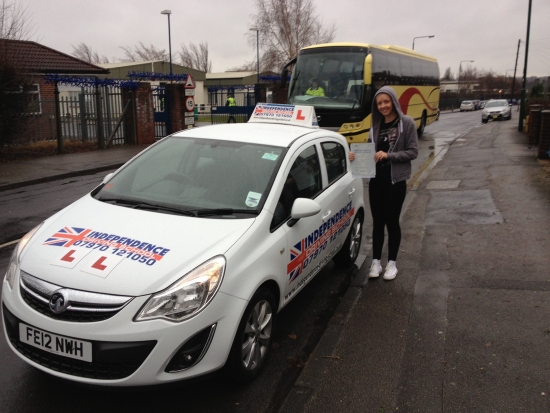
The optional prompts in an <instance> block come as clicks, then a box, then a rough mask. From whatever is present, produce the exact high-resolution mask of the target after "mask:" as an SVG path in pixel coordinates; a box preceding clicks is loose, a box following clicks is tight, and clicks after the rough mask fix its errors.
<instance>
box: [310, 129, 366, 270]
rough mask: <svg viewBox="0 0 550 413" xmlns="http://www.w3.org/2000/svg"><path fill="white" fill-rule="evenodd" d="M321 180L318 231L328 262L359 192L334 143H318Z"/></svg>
mask: <svg viewBox="0 0 550 413" xmlns="http://www.w3.org/2000/svg"><path fill="white" fill-rule="evenodd" d="M318 145H319V147H320V150H319V152H320V154H321V164H322V165H323V166H324V168H321V169H322V171H323V172H325V173H326V174H325V175H324V176H323V186H324V188H323V194H324V200H323V207H324V208H323V209H322V210H321V211H322V214H321V220H322V227H321V231H322V232H323V235H324V237H325V239H326V241H327V244H326V247H325V256H326V260H327V261H328V260H329V259H331V258H332V257H333V256H334V255H335V254H336V253H337V252H338V250H340V247H341V246H342V243H343V242H344V240H345V239H346V236H347V234H348V231H349V226H350V224H351V222H352V220H353V216H354V215H355V210H356V208H357V204H358V202H357V201H358V200H357V196H361V195H360V193H361V192H362V191H361V189H362V188H359V185H362V182H361V180H360V179H353V178H352V177H351V173H349V171H348V162H347V152H346V150H345V148H344V146H343V144H342V143H341V142H338V141H337V140H335V139H331V138H326V139H321V140H320V141H319V143H318Z"/></svg>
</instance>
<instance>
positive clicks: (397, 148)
mask: <svg viewBox="0 0 550 413" xmlns="http://www.w3.org/2000/svg"><path fill="white" fill-rule="evenodd" d="M380 93H385V94H387V95H389V96H390V98H391V100H392V103H393V107H394V109H395V111H396V112H397V116H398V117H399V123H398V129H397V130H398V136H397V140H396V141H395V145H394V147H393V149H392V150H391V151H390V152H389V153H388V159H389V160H390V162H391V180H392V183H394V184H395V183H396V182H400V181H405V180H407V179H410V177H411V161H412V160H413V159H416V157H417V156H418V135H417V134H416V125H415V124H414V120H413V118H411V117H410V116H407V115H405V114H404V113H403V111H402V110H401V105H400V104H399V100H397V94H396V93H395V91H394V90H393V89H392V88H391V87H389V86H382V87H381V88H380V90H379V91H378V92H376V95H375V96H374V100H373V101H372V127H371V129H370V134H369V141H370V142H374V144H375V146H376V145H377V142H378V132H379V131H380V125H381V124H382V123H384V116H383V115H382V114H381V113H380V111H379V110H378V106H377V105H376V96H378V95H379V94H380ZM376 151H377V152H378V148H376Z"/></svg>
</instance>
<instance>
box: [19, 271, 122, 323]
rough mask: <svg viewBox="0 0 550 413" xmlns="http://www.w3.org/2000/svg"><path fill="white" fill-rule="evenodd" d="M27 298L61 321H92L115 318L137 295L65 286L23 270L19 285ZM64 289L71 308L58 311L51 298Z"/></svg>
mask: <svg viewBox="0 0 550 413" xmlns="http://www.w3.org/2000/svg"><path fill="white" fill-rule="evenodd" d="M19 287H20V291H21V296H22V297H23V300H24V301H25V302H26V303H27V304H28V305H29V306H30V307H31V308H33V309H34V310H35V311H38V312H39V313H41V314H44V315H45V316H47V317H50V318H53V319H55V320H60V321H70V322H74V323H91V322H97V321H103V320H106V319H108V318H111V317H112V316H114V315H115V314H117V313H118V312H119V311H120V310H121V309H122V308H124V307H125V306H126V305H127V304H128V303H129V302H130V301H131V300H132V298H133V297H127V296H120V295H110V294H99V293H91V292H87V291H80V290H73V289H69V288H63V287H61V286H59V285H56V284H52V283H49V282H46V281H44V280H41V279H39V278H36V277H33V276H31V275H30V274H27V273H25V272H23V271H21V282H20V284H19ZM59 291H62V292H63V295H64V296H65V297H66V299H67V300H68V302H69V304H68V306H67V308H66V309H65V310H64V311H63V312H60V313H58V314H56V313H54V312H53V311H52V310H51V309H50V304H49V303H50V299H51V297H52V295H53V294H55V293H56V292H59Z"/></svg>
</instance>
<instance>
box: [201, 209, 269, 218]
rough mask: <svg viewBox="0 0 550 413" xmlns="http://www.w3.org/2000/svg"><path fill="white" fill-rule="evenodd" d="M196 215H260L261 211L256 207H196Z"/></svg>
mask: <svg viewBox="0 0 550 413" xmlns="http://www.w3.org/2000/svg"><path fill="white" fill-rule="evenodd" d="M193 212H194V213H195V216H196V217H208V216H224V215H235V214H249V215H258V214H259V213H260V212H259V211H257V210H255V209H232V208H214V209H195V210H193Z"/></svg>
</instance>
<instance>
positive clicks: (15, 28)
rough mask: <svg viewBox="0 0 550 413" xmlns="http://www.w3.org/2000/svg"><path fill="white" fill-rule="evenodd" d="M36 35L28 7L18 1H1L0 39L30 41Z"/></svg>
mask: <svg viewBox="0 0 550 413" xmlns="http://www.w3.org/2000/svg"><path fill="white" fill-rule="evenodd" d="M34 33H35V29H34V25H33V24H32V22H31V17H30V15H29V13H28V11H27V8H26V7H23V6H21V5H20V4H19V3H17V1H16V0H13V1H10V0H0V39H10V40H28V39H30V38H31V37H32V36H34Z"/></svg>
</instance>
